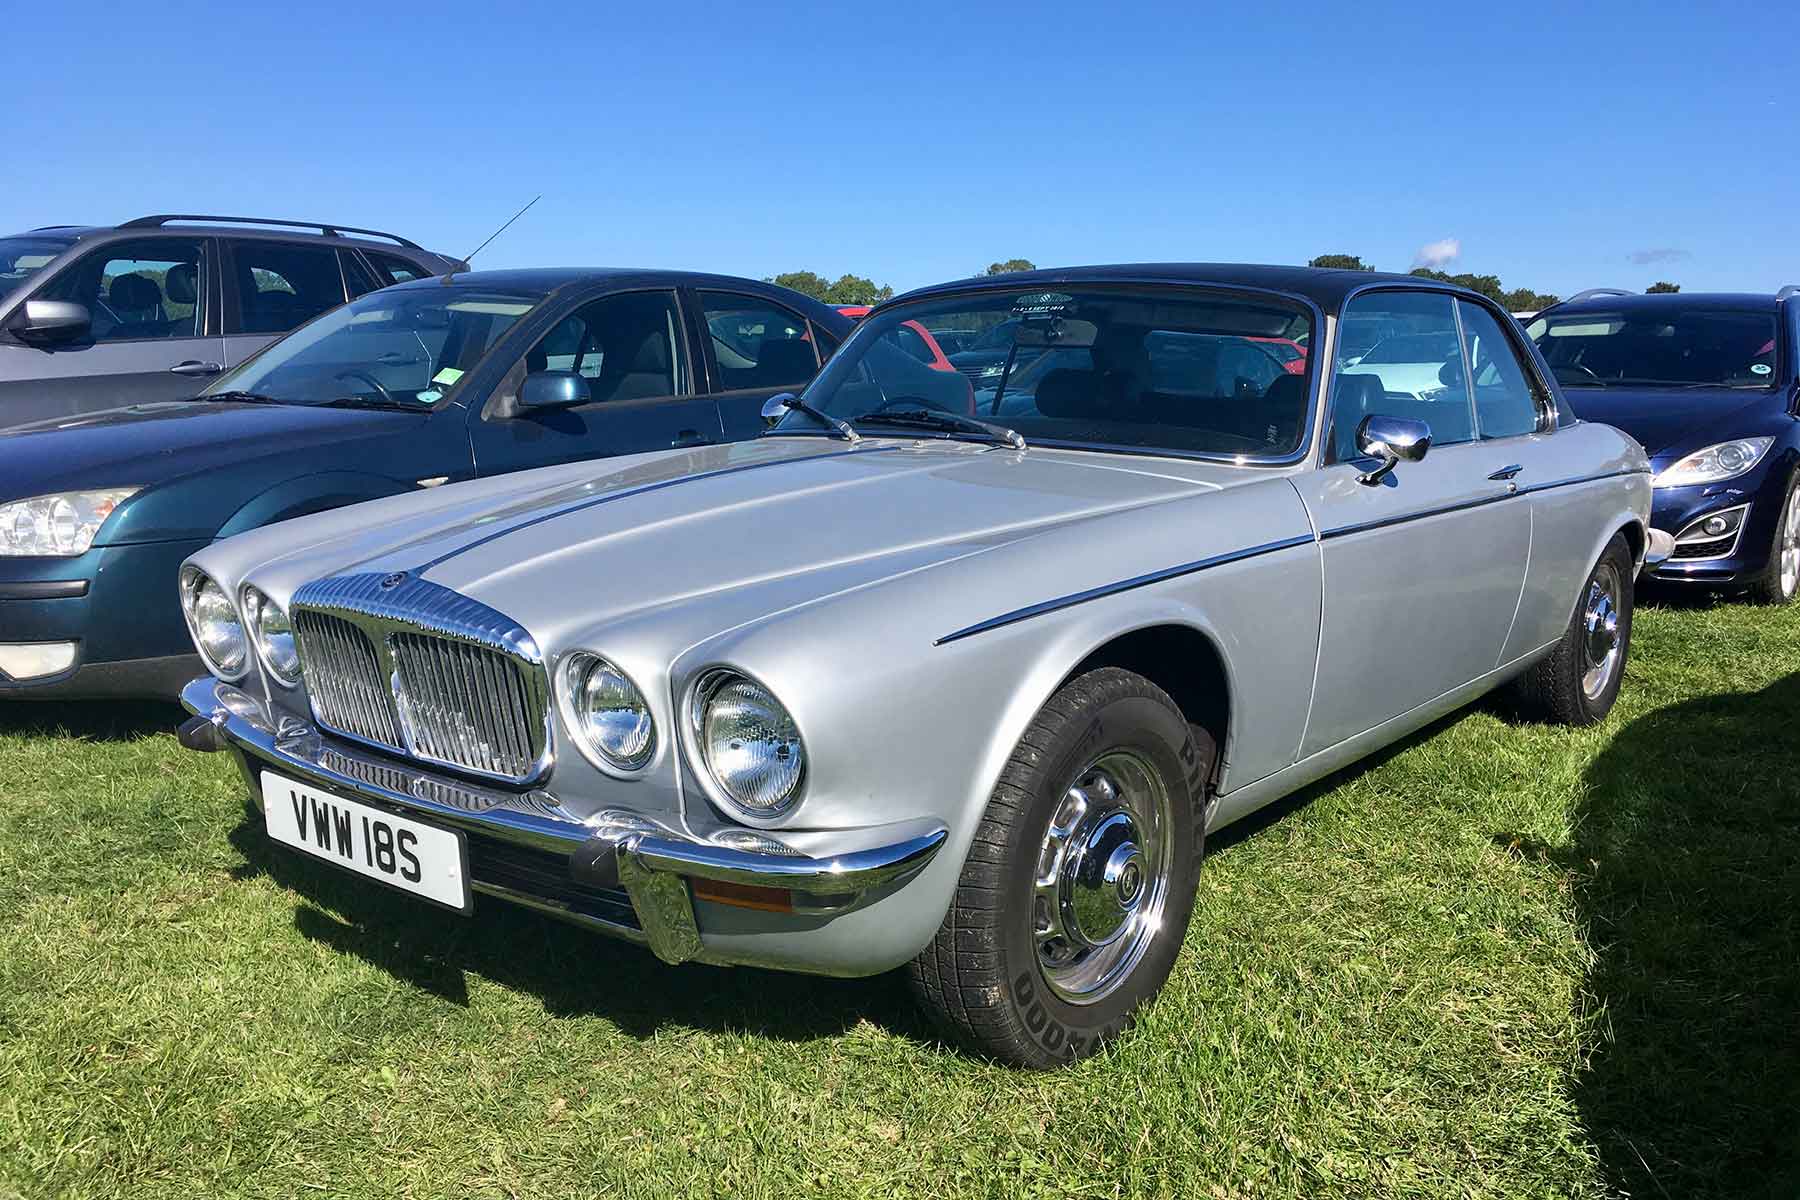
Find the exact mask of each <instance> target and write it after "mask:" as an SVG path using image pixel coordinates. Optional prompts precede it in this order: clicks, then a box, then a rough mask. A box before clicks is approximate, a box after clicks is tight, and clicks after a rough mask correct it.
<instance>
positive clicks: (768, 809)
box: [559, 651, 806, 817]
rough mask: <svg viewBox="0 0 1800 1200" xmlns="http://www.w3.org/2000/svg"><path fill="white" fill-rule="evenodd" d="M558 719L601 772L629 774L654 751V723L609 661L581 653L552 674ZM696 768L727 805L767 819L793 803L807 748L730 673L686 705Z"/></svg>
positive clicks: (711, 677)
mask: <svg viewBox="0 0 1800 1200" xmlns="http://www.w3.org/2000/svg"><path fill="white" fill-rule="evenodd" d="M559 678H560V686H559V690H560V692H561V700H562V705H563V712H564V717H565V719H566V720H567V722H568V725H569V727H570V729H571V730H572V731H573V732H574V734H575V737H576V739H577V742H578V743H579V744H580V746H581V748H582V750H583V752H584V753H586V754H587V756H588V757H589V758H590V759H592V760H593V761H594V762H595V763H596V765H598V766H600V767H602V768H603V769H606V768H611V769H613V770H619V771H635V770H637V769H639V768H641V767H643V766H644V765H645V764H647V763H648V762H649V761H650V758H651V756H652V755H654V754H655V752H656V720H655V717H654V716H653V715H652V714H651V711H650V706H649V703H648V702H647V701H646V700H645V699H644V695H643V693H642V692H641V691H639V690H638V687H637V685H636V684H634V683H633V682H632V681H631V679H630V678H629V677H628V676H627V675H626V674H625V672H624V671H622V670H620V669H619V668H618V667H617V666H616V665H615V664H613V663H612V662H610V661H609V660H607V659H605V658H602V657H600V656H599V655H598V654H591V653H588V652H586V651H580V652H577V653H575V654H571V655H570V656H569V657H568V658H567V659H565V660H564V662H563V665H562V668H561V670H560V671H559ZM688 722H689V729H688V732H689V734H690V735H691V737H692V743H693V750H694V753H695V756H696V757H697V758H698V759H699V760H700V761H699V766H700V768H701V769H702V770H704V771H705V772H706V774H707V775H708V776H709V777H710V778H711V780H712V782H713V783H714V784H715V785H716V786H717V788H718V790H719V791H720V792H721V793H723V794H724V797H725V798H726V799H727V800H728V801H730V802H731V803H732V804H733V805H735V806H736V807H737V808H739V809H740V810H741V811H742V812H744V813H745V814H747V815H749V816H752V817H773V816H778V815H780V814H781V813H783V812H785V811H787V810H788V809H789V808H791V807H792V806H793V804H794V803H795V802H796V801H797V800H798V799H799V797H800V789H801V785H802V783H803V782H804V781H805V778H806V747H805V745H804V744H803V743H802V742H801V740H800V729H799V726H798V725H796V724H795V723H794V718H793V716H792V715H791V714H790V713H789V712H788V711H787V709H786V708H785V707H783V706H782V704H781V702H780V701H779V700H777V699H775V696H774V694H773V693H772V692H770V691H769V689H768V688H766V687H764V686H763V685H762V684H760V683H758V682H756V681H755V680H754V679H751V678H750V677H749V676H747V675H743V674H740V673H738V672H736V671H732V670H727V669H724V668H718V669H714V670H711V671H708V672H707V673H706V674H705V675H704V676H702V677H701V679H700V681H699V683H698V685H696V687H695V688H694V692H693V698H692V700H691V701H690V702H689V706H688Z"/></svg>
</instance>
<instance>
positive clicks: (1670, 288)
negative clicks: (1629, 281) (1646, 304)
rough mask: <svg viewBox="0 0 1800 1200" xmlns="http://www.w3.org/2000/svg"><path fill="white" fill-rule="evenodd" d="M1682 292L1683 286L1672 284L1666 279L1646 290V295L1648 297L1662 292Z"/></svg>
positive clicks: (1658, 281)
mask: <svg viewBox="0 0 1800 1200" xmlns="http://www.w3.org/2000/svg"><path fill="white" fill-rule="evenodd" d="M1680 290H1681V285H1680V284H1679V283H1670V282H1669V281H1668V280H1666V279H1659V280H1657V281H1656V282H1655V283H1653V284H1651V285H1650V286H1649V287H1647V288H1645V289H1644V294H1645V295H1646V296H1654V295H1657V294H1658V293H1661V292H1679V291H1680Z"/></svg>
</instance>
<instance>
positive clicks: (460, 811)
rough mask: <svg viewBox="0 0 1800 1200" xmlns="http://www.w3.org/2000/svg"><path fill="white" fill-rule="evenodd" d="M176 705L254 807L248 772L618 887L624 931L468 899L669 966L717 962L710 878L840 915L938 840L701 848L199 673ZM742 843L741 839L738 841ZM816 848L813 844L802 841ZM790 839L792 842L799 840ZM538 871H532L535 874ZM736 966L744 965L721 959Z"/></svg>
mask: <svg viewBox="0 0 1800 1200" xmlns="http://www.w3.org/2000/svg"><path fill="white" fill-rule="evenodd" d="M181 703H182V706H183V707H185V708H186V709H187V710H188V711H189V712H191V713H193V714H194V718H193V719H192V720H190V721H188V722H187V723H186V724H184V725H183V726H182V729H181V741H182V744H183V745H185V746H187V747H189V748H190V749H195V750H230V751H232V752H233V753H234V754H235V755H236V757H237V759H238V763H239V766H240V767H241V768H242V769H243V772H244V777H245V782H246V783H247V785H248V786H249V788H250V793H251V796H252V797H253V798H255V799H256V800H257V801H258V802H259V803H260V799H261V794H262V793H261V786H260V781H259V777H258V775H257V765H258V764H261V765H266V766H268V767H270V768H272V769H274V770H276V771H278V772H280V773H282V774H284V775H289V776H292V777H294V778H297V779H300V780H303V781H307V782H311V783H314V784H316V785H318V786H319V787H321V788H324V789H327V790H330V791H335V792H338V793H340V794H344V795H346V796H348V797H350V798H353V799H359V800H362V801H364V802H367V803H372V804H377V805H384V806H387V807H390V808H394V809H397V810H402V811H405V812H407V813H410V814H414V815H419V816H423V817H425V818H427V819H429V820H433V821H436V822H438V823H440V824H443V825H447V826H450V827H453V828H456V829H460V830H462V831H464V832H465V833H467V834H471V835H475V836H479V837H481V838H482V839H484V840H485V841H487V842H490V843H503V844H505V845H508V846H512V847H517V848H520V849H522V850H523V851H526V852H534V853H537V854H538V855H539V856H540V857H543V855H544V852H551V853H552V854H553V855H555V856H558V857H557V858H555V859H553V860H552V861H555V862H557V863H559V864H566V865H565V866H564V869H566V871H567V878H568V882H569V883H570V884H571V885H572V886H574V887H579V888H586V889H588V890H589V893H590V894H593V893H597V892H603V891H605V890H606V889H610V888H615V887H616V888H620V889H622V890H623V893H624V897H622V899H623V898H628V899H629V904H630V910H631V913H632V915H633V916H634V918H635V923H634V922H633V921H632V920H627V919H621V918H610V917H608V916H606V915H604V913H596V912H594V911H577V910H575V909H574V908H573V907H571V906H570V905H569V904H566V903H563V902H562V901H560V900H559V899H558V898H557V897H556V896H554V895H551V894H550V893H549V892H547V891H546V890H544V889H541V888H535V887H533V886H531V884H530V883H529V878H530V877H529V875H527V876H526V882H525V883H524V884H523V885H521V883H520V879H519V877H518V873H517V872H516V871H515V872H513V873H512V874H510V875H508V876H507V879H506V880H505V881H501V880H498V879H492V878H490V879H485V880H484V879H483V878H481V877H480V872H479V870H475V871H474V872H473V873H474V874H475V875H476V877H475V878H474V880H473V886H474V888H475V890H476V891H479V892H484V893H486V894H489V895H495V896H500V897H502V898H504V899H508V900H513V901H516V902H519V903H522V904H527V905H531V906H532V907H536V908H542V909H547V910H549V911H552V912H556V913H558V914H559V915H563V916H568V917H571V918H573V919H575V920H577V921H579V922H580V923H582V924H585V925H590V926H593V927H595V928H599V929H602V930H604V931H605V932H608V933H612V934H615V935H617V936H620V937H624V938H628V939H630V940H632V941H638V942H644V943H647V944H648V945H649V947H650V949H651V950H652V951H654V952H655V954H656V955H657V957H659V958H661V959H663V960H664V961H666V962H671V963H678V962H686V961H689V960H691V959H701V960H708V961H724V960H722V959H714V958H713V957H712V956H711V955H709V954H708V952H707V949H706V946H705V944H704V942H703V941H702V935H701V931H700V927H699V923H698V921H697V920H696V919H695V915H694V898H693V894H692V891H691V890H690V884H689V881H690V880H695V879H700V880H712V881H716V882H718V883H722V884H738V885H746V886H750V887H760V888H779V889H783V890H785V891H787V892H789V893H791V894H792V897H793V911H794V912H796V913H802V914H812V915H815V916H817V915H829V914H837V913H844V912H850V911H853V910H855V909H857V908H860V907H863V906H864V905H866V904H868V903H870V902H872V901H873V900H875V899H877V898H878V897H879V896H880V895H882V894H885V893H886V892H887V891H888V890H890V889H892V888H893V887H895V886H897V885H899V884H901V883H903V882H905V881H906V880H908V879H911V878H912V877H913V876H914V875H916V874H917V873H918V872H919V871H921V870H923V869H924V868H925V866H926V864H928V863H929V862H930V861H931V859H932V858H933V856H935V855H936V854H937V852H938V850H939V848H940V847H942V846H943V844H944V841H945V838H946V836H947V834H946V830H945V828H944V826H943V825H942V824H941V823H938V822H918V821H914V822H907V823H903V824H897V825H891V826H876V827H872V828H867V829H858V830H843V831H839V832H838V833H835V834H832V835H830V837H829V838H828V841H829V844H830V847H831V848H830V851H829V853H826V854H807V853H802V852H800V851H798V850H794V849H791V848H788V847H787V846H785V844H784V843H783V842H781V841H779V840H777V838H778V836H779V835H762V834H758V835H756V836H755V837H753V838H751V837H746V838H745V841H746V842H747V844H753V845H758V846H763V847H766V848H765V849H754V850H749V849H741V848H739V847H737V846H727V845H721V844H719V843H716V842H711V841H704V840H701V839H699V838H696V837H693V836H691V835H689V834H686V833H682V832H678V831H676V830H672V829H669V828H666V827H665V826H662V825H660V824H657V823H656V822H654V821H652V820H650V819H648V818H645V817H643V816H641V815H638V814H633V813H628V812H623V811H617V810H606V811H602V812H600V813H596V814H593V815H590V816H587V817H585V818H583V817H578V816H576V815H574V814H573V813H571V812H570V811H569V810H567V809H566V808H564V807H563V805H562V804H561V802H560V801H559V800H558V799H557V798H556V796H555V795H553V794H552V793H550V792H548V791H546V790H544V789H541V788H540V789H535V790H532V791H528V792H512V791H505V790H501V789H496V788H491V787H487V786H484V785H481V784H476V783H468V782H464V781H462V780H459V779H455V778H452V777H450V776H447V775H440V774H437V773H434V772H428V771H424V770H421V769H420V768H419V767H418V766H417V765H416V764H413V763H410V762H406V761H403V760H397V759H393V758H388V757H385V756H383V755H379V754H376V753H373V752H370V751H366V750H363V749H361V748H359V747H355V746H352V745H350V744H348V743H346V742H342V741H339V740H337V739H334V738H331V737H329V736H326V735H321V734H320V732H319V731H318V729H317V728H316V727H314V726H313V725H312V724H311V723H309V722H306V721H301V720H297V719H296V718H294V717H292V716H287V715H282V716H279V717H273V718H272V717H271V715H270V712H269V710H268V708H267V707H266V706H265V705H264V704H263V702H262V701H260V700H258V699H256V698H255V697H254V696H251V695H250V694H248V693H247V692H244V691H241V690H239V689H238V688H235V687H232V686H231V685H230V684H226V683H221V682H220V681H219V680H217V679H214V678H212V677H211V676H206V677H203V678H200V679H196V680H194V681H193V682H191V683H189V684H188V685H187V686H186V687H185V688H183V689H182V692H181ZM739 832H740V833H741V832H742V831H739ZM804 836H805V838H806V840H809V841H813V842H817V841H818V836H819V835H816V834H807V835H804ZM796 840H799V837H798V836H797V837H796ZM541 874H542V872H541V871H540V875H541ZM731 961H741V960H731Z"/></svg>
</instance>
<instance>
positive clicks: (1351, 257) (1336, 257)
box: [1306, 254, 1375, 271]
mask: <svg viewBox="0 0 1800 1200" xmlns="http://www.w3.org/2000/svg"><path fill="white" fill-rule="evenodd" d="M1306 265H1307V266H1309V267H1324V268H1325V269H1326V270H1328V271H1373V270H1374V269H1375V268H1374V267H1371V266H1370V265H1369V264H1367V263H1365V262H1364V261H1363V260H1362V256H1361V255H1357V254H1321V255H1319V257H1317V258H1315V259H1313V260H1312V261H1311V262H1309V263H1307V264H1306Z"/></svg>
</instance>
